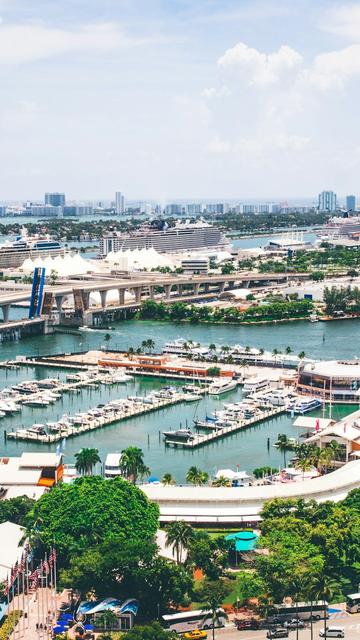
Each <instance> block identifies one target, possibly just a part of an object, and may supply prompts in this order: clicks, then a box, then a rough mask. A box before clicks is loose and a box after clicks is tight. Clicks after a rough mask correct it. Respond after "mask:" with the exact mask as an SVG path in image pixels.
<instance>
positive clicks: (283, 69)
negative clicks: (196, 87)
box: [218, 42, 302, 86]
mask: <svg viewBox="0 0 360 640" xmlns="http://www.w3.org/2000/svg"><path fill="white" fill-rule="evenodd" d="M301 63H302V56H301V55H300V54H299V53H298V52H297V51H295V49H292V48H291V47H289V46H287V45H282V46H281V47H280V48H279V49H278V50H277V51H274V52H273V53H270V54H266V53H262V52H261V51H258V50H257V49H254V48H252V47H248V46H247V45H246V44H245V43H244V42H238V43H237V44H236V45H235V46H234V47H232V48H231V49H227V50H226V51H225V53H224V55H223V56H221V57H220V58H219V60H218V65H219V66H220V67H222V68H225V69H226V68H227V69H235V70H238V71H240V72H242V73H244V74H245V75H247V76H248V79H249V83H250V84H254V85H258V86H261V85H268V84H272V83H275V82H278V81H279V80H280V79H281V77H282V75H283V74H284V73H287V72H289V71H297V70H298V68H299V66H300V65H301Z"/></svg>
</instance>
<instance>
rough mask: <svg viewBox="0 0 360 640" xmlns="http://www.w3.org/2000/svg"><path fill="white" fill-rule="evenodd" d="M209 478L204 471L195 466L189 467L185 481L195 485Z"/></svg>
mask: <svg viewBox="0 0 360 640" xmlns="http://www.w3.org/2000/svg"><path fill="white" fill-rule="evenodd" d="M208 479H209V474H208V473H206V471H201V469H198V468H197V467H190V469H189V470H188V472H187V474H186V481H187V482H190V483H191V484H194V485H195V486H201V485H203V484H206V483H207V481H208Z"/></svg>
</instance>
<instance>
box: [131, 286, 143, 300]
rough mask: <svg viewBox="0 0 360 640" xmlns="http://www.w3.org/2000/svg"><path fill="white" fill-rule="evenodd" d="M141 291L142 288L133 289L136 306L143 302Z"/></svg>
mask: <svg viewBox="0 0 360 640" xmlns="http://www.w3.org/2000/svg"><path fill="white" fill-rule="evenodd" d="M141 290H142V288H141V287H134V289H133V291H134V295H135V302H136V304H139V303H140V302H141Z"/></svg>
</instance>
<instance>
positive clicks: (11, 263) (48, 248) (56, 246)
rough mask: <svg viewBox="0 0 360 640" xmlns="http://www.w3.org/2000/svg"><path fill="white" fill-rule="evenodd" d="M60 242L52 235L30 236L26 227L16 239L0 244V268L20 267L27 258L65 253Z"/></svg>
mask: <svg viewBox="0 0 360 640" xmlns="http://www.w3.org/2000/svg"><path fill="white" fill-rule="evenodd" d="M63 254H64V249H63V248H62V246H61V244H60V242H58V241H57V240H52V239H51V238H50V236H38V235H36V236H28V235H27V230H26V229H25V228H22V229H21V235H19V236H17V237H16V238H15V240H13V241H11V240H7V241H6V242H4V243H3V244H1V245H0V269H1V268H2V269H8V268H11V267H13V268H16V267H20V266H21V265H22V264H23V262H24V261H25V260H26V259H27V258H31V259H32V260H35V259H36V258H46V257H47V256H50V257H52V258H55V257H56V256H59V255H63Z"/></svg>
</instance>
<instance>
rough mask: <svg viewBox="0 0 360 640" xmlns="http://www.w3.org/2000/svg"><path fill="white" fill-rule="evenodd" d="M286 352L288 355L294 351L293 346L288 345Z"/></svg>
mask: <svg viewBox="0 0 360 640" xmlns="http://www.w3.org/2000/svg"><path fill="white" fill-rule="evenodd" d="M285 353H286V354H287V355H289V354H290V353H292V348H291V347H286V349H285Z"/></svg>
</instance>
